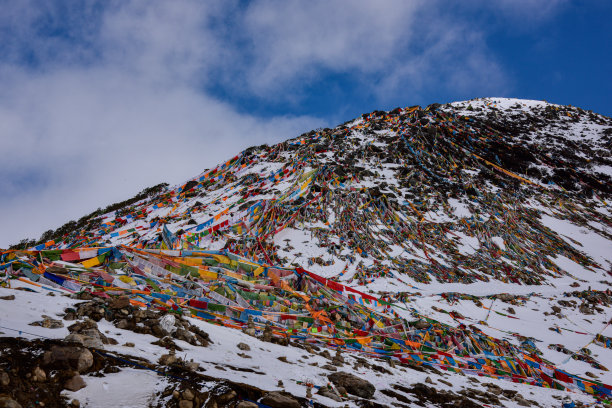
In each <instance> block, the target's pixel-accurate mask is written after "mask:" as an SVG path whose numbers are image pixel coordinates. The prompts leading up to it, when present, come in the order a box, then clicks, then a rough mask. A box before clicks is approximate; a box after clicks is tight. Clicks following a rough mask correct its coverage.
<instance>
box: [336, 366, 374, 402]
mask: <svg viewBox="0 0 612 408" xmlns="http://www.w3.org/2000/svg"><path fill="white" fill-rule="evenodd" d="M327 378H328V379H329V381H331V382H332V383H333V384H334V385H335V386H336V387H344V388H345V389H346V391H347V392H348V393H349V394H353V395H356V396H358V397H361V398H372V397H373V396H374V392H375V391H376V388H375V387H374V385H373V384H372V383H371V382H369V381H367V380H364V379H362V378H359V377H357V376H356V375H353V374H350V373H347V372H344V371H339V372H336V373H332V374H330V375H328V376H327Z"/></svg>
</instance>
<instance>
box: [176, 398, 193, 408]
mask: <svg viewBox="0 0 612 408" xmlns="http://www.w3.org/2000/svg"><path fill="white" fill-rule="evenodd" d="M178 406H179V408H193V402H192V401H187V400H180V401H179V405H178Z"/></svg>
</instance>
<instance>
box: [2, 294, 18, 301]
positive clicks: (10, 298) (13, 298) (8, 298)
mask: <svg viewBox="0 0 612 408" xmlns="http://www.w3.org/2000/svg"><path fill="white" fill-rule="evenodd" d="M0 299H2V300H15V295H8V296H0Z"/></svg>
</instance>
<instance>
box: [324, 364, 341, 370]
mask: <svg viewBox="0 0 612 408" xmlns="http://www.w3.org/2000/svg"><path fill="white" fill-rule="evenodd" d="M321 368H323V369H325V370H328V371H338V369H337V368H336V367H334V366H333V365H331V364H325V365H322V366H321Z"/></svg>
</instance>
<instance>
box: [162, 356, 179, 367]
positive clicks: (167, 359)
mask: <svg viewBox="0 0 612 408" xmlns="http://www.w3.org/2000/svg"><path fill="white" fill-rule="evenodd" d="M177 361H178V358H177V357H176V356H175V355H174V354H164V355H163V356H161V357H160V358H159V364H161V365H172V364H174V363H176V362H177Z"/></svg>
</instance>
